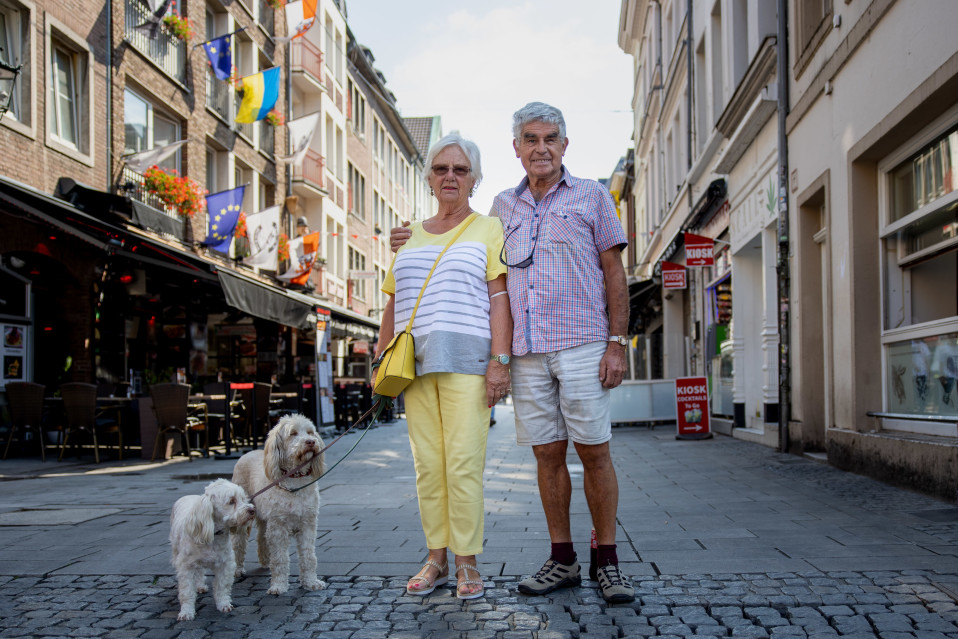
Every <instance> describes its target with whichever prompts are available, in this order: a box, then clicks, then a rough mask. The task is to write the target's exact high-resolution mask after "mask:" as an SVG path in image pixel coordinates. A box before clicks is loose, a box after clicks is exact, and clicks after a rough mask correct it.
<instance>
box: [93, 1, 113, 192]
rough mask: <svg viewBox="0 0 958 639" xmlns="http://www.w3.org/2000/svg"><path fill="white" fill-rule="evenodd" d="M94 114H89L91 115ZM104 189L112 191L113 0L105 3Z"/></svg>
mask: <svg viewBox="0 0 958 639" xmlns="http://www.w3.org/2000/svg"><path fill="white" fill-rule="evenodd" d="M93 115H94V114H92V113H91V114H90V117H93ZM106 190H107V193H112V192H113V2H112V0H111V1H110V2H107V3H106Z"/></svg>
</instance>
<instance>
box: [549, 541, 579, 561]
mask: <svg viewBox="0 0 958 639" xmlns="http://www.w3.org/2000/svg"><path fill="white" fill-rule="evenodd" d="M552 558H553V559H555V560H556V561H558V562H559V563H560V564H563V565H565V566H569V565H572V563H573V562H574V561H575V550H573V549H572V542H571V541H564V542H562V543H561V544H552Z"/></svg>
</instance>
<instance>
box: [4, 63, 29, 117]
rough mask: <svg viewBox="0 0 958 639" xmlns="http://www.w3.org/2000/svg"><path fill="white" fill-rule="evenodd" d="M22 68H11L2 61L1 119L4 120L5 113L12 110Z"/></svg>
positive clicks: (18, 66)
mask: <svg viewBox="0 0 958 639" xmlns="http://www.w3.org/2000/svg"><path fill="white" fill-rule="evenodd" d="M22 66H23V65H20V64H18V65H17V66H15V67H11V66H10V65H9V64H7V63H5V62H4V61H3V60H0V119H2V118H3V114H4V113H6V112H7V111H9V110H10V103H11V102H12V101H13V89H14V87H16V84H17V76H19V75H20V67H22Z"/></svg>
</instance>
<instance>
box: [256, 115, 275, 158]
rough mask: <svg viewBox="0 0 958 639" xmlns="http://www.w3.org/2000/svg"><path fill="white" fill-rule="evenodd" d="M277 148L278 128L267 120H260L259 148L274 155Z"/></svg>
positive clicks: (267, 153)
mask: <svg viewBox="0 0 958 639" xmlns="http://www.w3.org/2000/svg"><path fill="white" fill-rule="evenodd" d="M275 149H276V129H275V127H274V126H273V125H272V124H270V123H269V122H267V121H266V120H260V121H259V150H260V151H262V152H263V153H265V154H266V155H268V156H270V157H273V152H274V150H275Z"/></svg>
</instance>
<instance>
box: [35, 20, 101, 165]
mask: <svg viewBox="0 0 958 639" xmlns="http://www.w3.org/2000/svg"><path fill="white" fill-rule="evenodd" d="M45 19H46V24H45V48H46V58H47V73H46V76H45V78H46V88H45V91H46V94H47V100H46V109H45V110H46V115H45V117H46V121H47V145H49V146H50V147H52V148H55V149H57V150H58V151H60V152H62V153H64V154H66V155H69V156H71V157H73V158H74V159H76V160H79V161H80V162H83V163H84V164H90V165H92V163H93V154H92V150H91V149H92V137H93V134H94V132H93V119H92V117H91V113H92V108H93V103H92V93H93V87H92V77H91V74H90V72H89V71H90V69H91V68H92V65H93V57H92V54H91V52H90V49H89V47H88V45H87V43H86V41H85V40H84V39H82V38H81V37H79V36H78V35H76V34H74V33H73V32H72V31H71V30H70V29H69V28H68V27H66V26H65V25H63V24H62V23H60V22H59V21H58V20H57V19H56V18H54V17H52V16H51V15H50V14H49V13H47V14H46V16H45Z"/></svg>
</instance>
